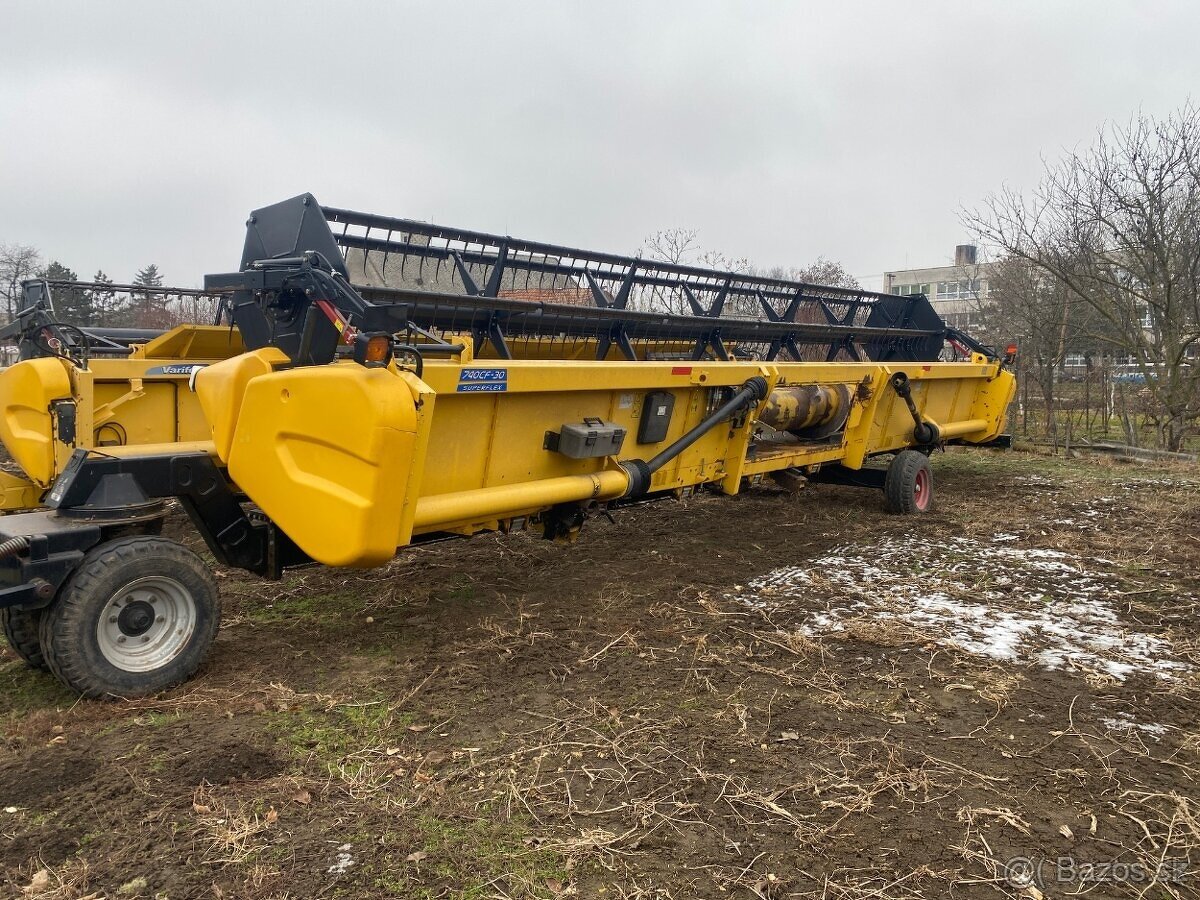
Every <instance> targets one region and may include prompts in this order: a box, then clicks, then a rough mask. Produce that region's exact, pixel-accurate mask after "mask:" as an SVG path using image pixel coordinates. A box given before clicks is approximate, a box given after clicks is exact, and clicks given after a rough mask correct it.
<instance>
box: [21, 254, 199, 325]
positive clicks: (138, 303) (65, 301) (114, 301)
mask: <svg viewBox="0 0 1200 900" xmlns="http://www.w3.org/2000/svg"><path fill="white" fill-rule="evenodd" d="M35 278H44V279H46V280H48V281H59V282H79V281H80V279H79V275H78V273H76V272H75V270H73V269H71V268H70V267H69V266H66V265H64V264H63V263H61V262H59V261H58V260H50V261H49V262H45V261H44V260H43V257H42V255H41V253H40V252H39V251H38V250H37V249H36V248H34V247H28V246H24V245H20V244H0V312H2V313H3V315H4V316H5V321H9V320H11V319H12V317H13V316H14V315H16V312H17V309H18V308H19V305H20V302H21V283H22V282H24V281H28V280H30V279H35ZM90 281H91V283H92V284H93V285H95V286H94V287H88V288H73V289H58V290H55V291H53V298H54V314H55V317H56V318H57V319H58V320H59V321H62V322H66V323H68V324H70V325H76V326H79V327H88V326H105V327H109V328H166V327H169V326H171V325H173V324H175V320H176V319H177V318H178V314H177V312H176V311H175V310H174V309H173V308H172V302H171V301H172V298H171V296H170V294H167V293H163V292H162V291H161V290H154V289H156V288H162V287H163V275H162V273H161V272H160V271H159V268H158V266H157V265H155V264H154V263H150V264H149V265H146V266H144V267H142V268H141V269H139V270H138V271H137V273H136V274H135V275H134V276H133V279H132V281H130V282H129V283H130V284H131V285H133V289H132V290H118V289H117V288H115V287H105V286H106V285H113V284H115V283H114V281H113V280H112V279H111V278H109V277H108V275H106V274H105V273H104V272H103V271H98V272H96V274H95V275H93V276H92V278H91V279H90ZM137 288H145V289H146V290H144V291H139V290H137Z"/></svg>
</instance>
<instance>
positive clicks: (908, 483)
mask: <svg viewBox="0 0 1200 900" xmlns="http://www.w3.org/2000/svg"><path fill="white" fill-rule="evenodd" d="M883 506H884V509H886V510H887V511H888V512H890V513H894V514H896V515H903V516H912V515H917V514H918V513H926V512H929V510H930V508H931V507H932V506H933V472H932V471H931V470H930V468H929V457H927V456H926V455H925V454H924V453H921V452H920V451H918V450H901V451H900V452H899V453H897V454H896V458H895V459H893V460H892V464H891V465H890V466H888V470H887V477H886V478H885V479H884V482H883Z"/></svg>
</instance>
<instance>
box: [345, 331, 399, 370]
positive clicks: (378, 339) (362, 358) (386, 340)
mask: <svg viewBox="0 0 1200 900" xmlns="http://www.w3.org/2000/svg"><path fill="white" fill-rule="evenodd" d="M391 358H392V336H391V335H390V334H388V333H387V332H386V331H375V332H362V331H360V332H359V333H358V334H356V335H355V336H354V361H355V362H356V363H358V364H359V365H360V366H367V367H368V368H372V369H374V368H378V367H380V366H386V365H387V364H388V362H389V361H390V360H391Z"/></svg>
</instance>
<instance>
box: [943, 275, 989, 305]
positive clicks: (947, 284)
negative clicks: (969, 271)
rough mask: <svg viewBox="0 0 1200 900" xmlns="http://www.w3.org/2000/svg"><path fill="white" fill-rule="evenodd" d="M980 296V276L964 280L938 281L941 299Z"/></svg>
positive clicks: (963, 298)
mask: <svg viewBox="0 0 1200 900" xmlns="http://www.w3.org/2000/svg"><path fill="white" fill-rule="evenodd" d="M978 296H979V279H978V278H968V279H964V280H963V281H939V282H938V283H937V298H938V299H939V300H974V299H976V298H977V297H978Z"/></svg>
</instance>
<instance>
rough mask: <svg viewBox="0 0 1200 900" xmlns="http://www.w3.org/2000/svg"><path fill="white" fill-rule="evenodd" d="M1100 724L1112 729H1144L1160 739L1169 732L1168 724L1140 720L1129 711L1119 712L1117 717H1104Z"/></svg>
mask: <svg viewBox="0 0 1200 900" xmlns="http://www.w3.org/2000/svg"><path fill="white" fill-rule="evenodd" d="M1100 724H1101V725H1103V726H1105V727H1106V728H1109V729H1111V730H1112V731H1142V732H1145V733H1146V734H1148V735H1150V736H1151V737H1153V738H1154V739H1155V740H1158V739H1159V738H1160V737H1162V736H1163V735H1164V734H1166V733H1167V726H1166V725H1160V724H1158V723H1157V722H1153V723H1148V722H1139V721H1137V719H1135V718H1134V717H1133V716H1131V715H1130V714H1129V713H1127V712H1119V713H1117V715H1116V718H1107V717H1106V718H1102V719H1100Z"/></svg>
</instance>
